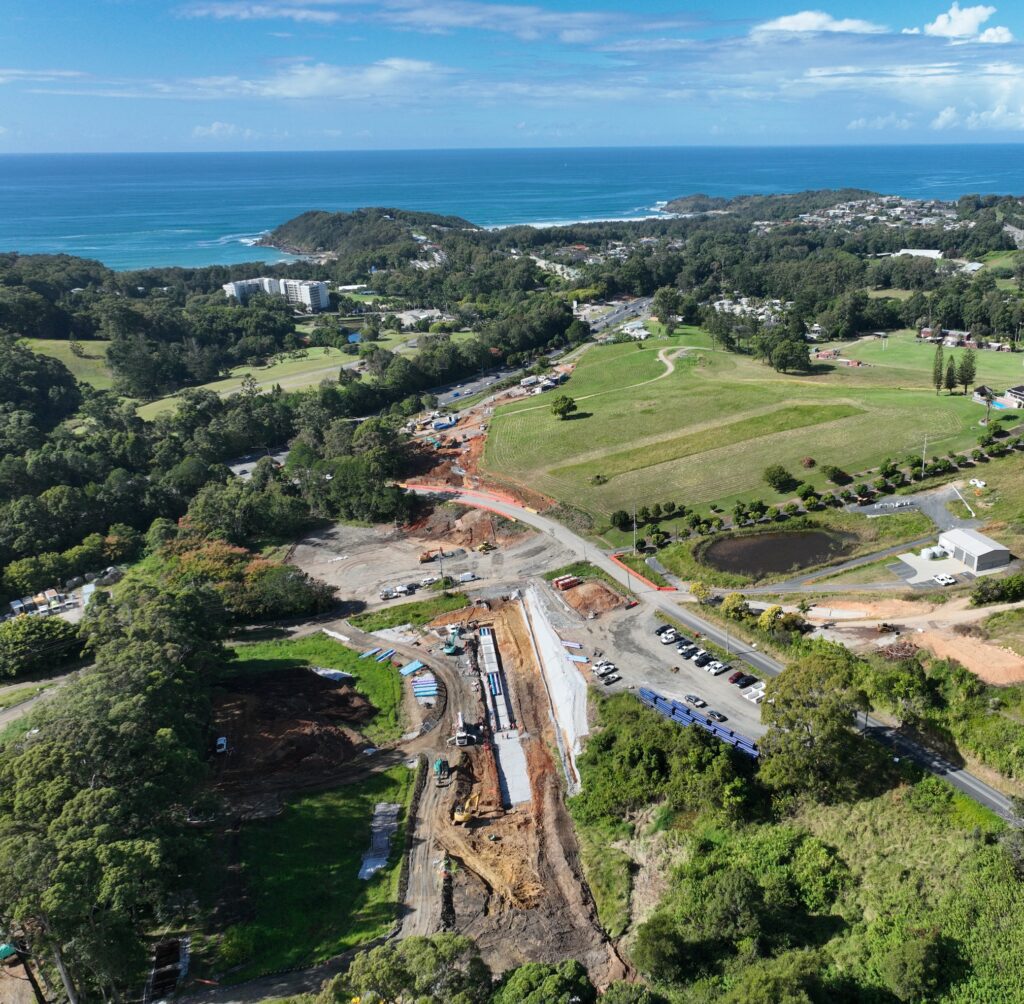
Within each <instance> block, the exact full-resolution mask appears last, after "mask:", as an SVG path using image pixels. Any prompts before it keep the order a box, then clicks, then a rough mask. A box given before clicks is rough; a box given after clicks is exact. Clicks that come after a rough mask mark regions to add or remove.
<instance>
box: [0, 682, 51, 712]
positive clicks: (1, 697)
mask: <svg viewBox="0 0 1024 1004" xmlns="http://www.w3.org/2000/svg"><path fill="white" fill-rule="evenodd" d="M44 690H46V684H45V683H41V684H37V685H30V686H27V687H17V688H16V689H14V690H7V691H4V692H3V693H0V711H6V710H7V709H8V708H13V707H14V706H15V705H17V704H23V703H24V702H25V701H31V700H32V698H33V697H37V696H38V695H39V694H41V693H42V692H43V691H44Z"/></svg>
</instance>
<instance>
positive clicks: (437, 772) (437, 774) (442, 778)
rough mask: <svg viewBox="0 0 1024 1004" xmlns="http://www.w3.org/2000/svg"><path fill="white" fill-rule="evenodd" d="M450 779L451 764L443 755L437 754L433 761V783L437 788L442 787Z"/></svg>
mask: <svg viewBox="0 0 1024 1004" xmlns="http://www.w3.org/2000/svg"><path fill="white" fill-rule="evenodd" d="M451 779H452V768H451V765H450V764H449V763H448V761H447V760H445V758H444V757H441V756H439V757H438V758H437V759H436V760H435V761H434V783H435V784H436V785H437V787H438V788H443V787H444V786H445V785H446V784H448V783H449V782H450V781H451Z"/></svg>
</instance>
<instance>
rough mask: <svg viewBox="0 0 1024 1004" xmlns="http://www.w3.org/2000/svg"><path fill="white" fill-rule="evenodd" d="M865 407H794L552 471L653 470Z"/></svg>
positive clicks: (589, 473) (561, 474) (582, 474)
mask: <svg viewBox="0 0 1024 1004" xmlns="http://www.w3.org/2000/svg"><path fill="white" fill-rule="evenodd" d="M863 410H864V409H863V408H855V407H853V406H852V405H847V404H835V405H809V404H805V405H791V406H789V407H784V408H778V409H776V410H775V411H770V412H768V413H767V414H765V415H755V416H753V417H751V418H744V419H740V420H739V421H736V422H729V423H726V424H725V425H719V426H717V427H716V428H715V429H714V430H713V431H711V432H708V431H701V432H693V433H689V434H687V435H682V436H676V437H674V438H672V439H667V440H664V441H662V442H656V443H649V444H646V445H644V446H642V447H639V448H636V449H630V450H623V451H622V452H620V453H611V454H608V455H606V456H604V457H601V458H600V460H593V461H587V462H586V463H582V464H571V465H569V466H567V467H558V468H555V469H553V470H552V471H551V473H552V474H553V475H554V476H556V477H573V476H577V477H585V476H586V477H590V476H593V474H595V473H600V474H602V475H604V476H605V477H607V478H614V477H615V476H616V475H618V474H627V473H629V472H630V471H635V470H640V469H641V468H645V467H652V466H654V465H655V464H664V463H668V462H669V461H671V460H681V459H683V458H684V457H690V456H693V455H695V454H698V453H703V452H705V451H706V450H707V449H708V446H709V444H710V443H713V444H714V446H715V448H718V447H722V446H731V445H733V444H734V443H742V442H747V441H748V440H753V439H758V438H760V437H761V436H771V435H773V434H775V433H777V432H786V431H788V430H790V429H802V428H804V427H806V426H809V425H823V424H824V423H825V422H834V421H838V420H839V419H843V418H850V417H851V416H853V415H860V414H863Z"/></svg>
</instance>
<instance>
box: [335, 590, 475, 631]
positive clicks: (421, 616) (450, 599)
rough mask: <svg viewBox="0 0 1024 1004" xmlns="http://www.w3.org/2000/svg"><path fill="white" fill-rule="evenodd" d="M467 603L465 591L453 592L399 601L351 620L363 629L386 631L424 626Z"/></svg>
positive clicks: (358, 615)
mask: <svg viewBox="0 0 1024 1004" xmlns="http://www.w3.org/2000/svg"><path fill="white" fill-rule="evenodd" d="M466 605H467V600H466V594H465V593H452V594H450V595H445V596H437V597H435V598H433V599H429V600H416V601H415V602H413V603H399V604H398V606H395V607H385V608H384V609H382V610H373V611H368V612H367V613H364V614H356V615H355V616H354V617H350V618H349V620H350V621H351V622H352V623H353V624H354V625H355V626H356V627H357V628H359V629H360V630H361V631H385V630H387V629H388V628H394V627H399V626H401V625H402V624H412V625H413V627H422V626H423V625H424V624H427V623H428V622H429V621H432V620H433V619H434V618H435V617H440V616H441V614H447V613H450V612H451V611H452V610H461V609H462V608H463V607H464V606H466Z"/></svg>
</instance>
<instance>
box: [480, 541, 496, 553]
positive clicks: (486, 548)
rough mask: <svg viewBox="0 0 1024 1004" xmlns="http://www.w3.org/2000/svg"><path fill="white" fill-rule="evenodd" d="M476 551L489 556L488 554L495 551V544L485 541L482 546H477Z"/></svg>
mask: <svg viewBox="0 0 1024 1004" xmlns="http://www.w3.org/2000/svg"><path fill="white" fill-rule="evenodd" d="M476 549H477V550H478V551H479V552H480V553H481V554H487V553H488V551H493V550H495V547H494V545H493V544H492V543H491V542H490V541H489V540H485V541H484V542H483V543H482V544H477V547H476Z"/></svg>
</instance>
